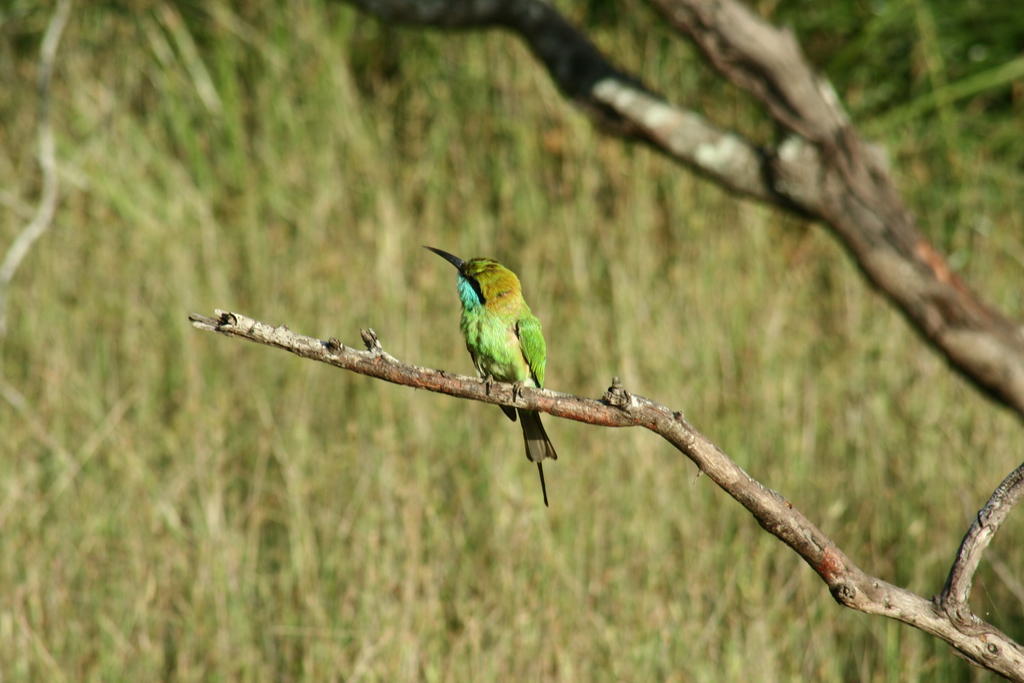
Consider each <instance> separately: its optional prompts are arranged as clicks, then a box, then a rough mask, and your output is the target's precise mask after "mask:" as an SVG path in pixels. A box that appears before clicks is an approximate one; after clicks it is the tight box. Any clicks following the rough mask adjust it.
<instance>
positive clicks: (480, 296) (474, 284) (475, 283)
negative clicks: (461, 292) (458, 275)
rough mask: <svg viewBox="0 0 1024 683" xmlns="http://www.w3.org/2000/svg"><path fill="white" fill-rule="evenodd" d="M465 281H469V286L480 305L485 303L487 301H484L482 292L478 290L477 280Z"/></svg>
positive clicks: (471, 278)
mask: <svg viewBox="0 0 1024 683" xmlns="http://www.w3.org/2000/svg"><path fill="white" fill-rule="evenodd" d="M466 279H467V280H469V284H470V286H472V287H473V291H474V292H476V296H477V298H478V299H480V303H482V304H483V303H487V300H486V299H484V292H483V290H482V289H480V283H479V282H477V279H476V278H475V277H469V278H466Z"/></svg>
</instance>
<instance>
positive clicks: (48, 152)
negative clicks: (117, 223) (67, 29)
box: [0, 0, 71, 336]
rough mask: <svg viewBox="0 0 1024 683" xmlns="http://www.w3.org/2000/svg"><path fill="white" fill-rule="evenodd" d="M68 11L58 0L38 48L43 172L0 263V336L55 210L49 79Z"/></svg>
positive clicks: (64, 1)
mask: <svg viewBox="0 0 1024 683" xmlns="http://www.w3.org/2000/svg"><path fill="white" fill-rule="evenodd" d="M70 15H71V0H60V2H59V3H58V4H57V9H56V10H55V11H54V13H53V16H52V17H51V18H50V23H49V25H48V26H47V27H46V33H45V34H44V35H43V42H42V45H41V47H40V48H39V75H38V77H37V81H36V88H37V90H38V94H39V166H40V168H41V169H42V173H43V189H42V192H41V193H40V195H39V205H38V206H37V207H36V211H35V214H34V215H33V216H32V220H30V221H29V222H28V224H27V225H26V226H25V228H24V229H23V230H22V231H21V232H20V233H19V234H18V236H17V237H16V238H15V239H14V242H12V243H11V246H10V247H9V248H8V249H7V253H6V254H5V255H4V260H3V262H2V263H0V336H3V335H4V334H5V333H6V332H7V288H8V286H9V285H10V283H11V280H12V279H13V278H14V274H15V273H16V272H17V270H18V267H19V266H20V265H21V262H22V261H23V260H24V258H25V256H26V255H27V254H28V252H29V250H30V249H31V248H32V245H33V244H35V242H36V240H38V239H39V238H40V237H42V236H43V233H45V232H46V231H47V230H48V229H49V228H50V225H51V224H52V223H53V215H54V213H55V212H56V210H57V194H58V192H57V191H58V180H57V160H56V158H55V157H56V153H55V151H54V147H55V143H54V139H53V124H52V123H51V121H50V81H51V79H52V77H53V63H54V60H55V59H56V58H57V46H58V45H60V37H61V34H62V33H63V32H64V26H65V25H67V23H68V17H69V16H70Z"/></svg>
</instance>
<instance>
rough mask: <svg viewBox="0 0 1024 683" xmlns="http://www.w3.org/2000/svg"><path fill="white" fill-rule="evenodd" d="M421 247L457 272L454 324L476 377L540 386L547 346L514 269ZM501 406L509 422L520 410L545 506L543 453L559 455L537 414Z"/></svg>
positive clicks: (556, 456) (554, 456) (546, 499)
mask: <svg viewBox="0 0 1024 683" xmlns="http://www.w3.org/2000/svg"><path fill="white" fill-rule="evenodd" d="M424 249H429V250H430V251H432V252H434V253H435V254H437V255H438V256H440V257H441V258H443V259H445V260H446V261H448V263H450V264H452V265H453V266H455V268H456V270H458V271H459V274H458V278H457V288H458V292H459V301H461V302H462V319H461V321H460V323H459V329H461V330H462V336H463V337H465V338H466V348H467V349H469V355H470V356H472V358H473V365H475V366H476V371H477V373H479V375H480V377H481V378H483V379H485V380H498V381H500V382H515V383H519V384H522V385H524V386H528V387H542V386H544V366H545V365H546V364H547V347H546V345H545V344H544V335H543V334H542V333H541V329H540V321H539V320H537V316H535V315H534V314H533V313H531V312H530V307H529V306H527V305H526V299H524V298H523V288H522V286H521V285H520V284H519V278H518V277H516V274H515V273H513V272H512V271H511V270H509V269H508V268H506V267H505V266H503V265H501V264H500V263H498V262H497V261H495V260H493V259H489V258H475V259H470V260H469V261H463V260H462V259H460V258H459V257H458V256H455V255H453V254H449V253H448V252H447V251H441V250H440V249H435V248H434V247H424ZM500 408H501V409H502V410H503V411H505V414H506V415H507V416H508V418H509V419H510V420H512V421H513V422H515V420H516V414H517V413H518V414H519V424H520V425H522V427H523V440H524V441H525V442H526V458H527V460H529V461H530V462H535V463H537V471H538V472H539V473H540V490H541V493H543V494H544V505H545V506H547V504H548V489H547V485H546V484H545V483H544V466H543V465H542V464H541V463H542V461H543V460H544V459H545V458H551V459H552V460H555V459H557V458H558V455H557V454H556V453H555V447H554V446H552V445H551V440H550V439H548V435H547V432H545V431H544V425H543V424H541V421H540V413H538V412H537V411H535V410H523V409H522V408H510V407H509V406H500Z"/></svg>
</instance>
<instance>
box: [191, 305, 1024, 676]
mask: <svg viewBox="0 0 1024 683" xmlns="http://www.w3.org/2000/svg"><path fill="white" fill-rule="evenodd" d="M189 320H191V321H192V325H193V326H194V327H196V328H198V329H200V330H206V331H211V332H220V333H221V334H225V335H228V336H231V337H240V338H242V339H248V340H249V341H253V342H257V343H259V344H266V345H268V346H274V347H277V348H279V349H284V350H286V351H290V352H291V353H293V354H295V355H297V356H301V357H302V358H308V359H311V360H316V361H320V362H322V363H327V364H328V365H333V366H335V367H338V368H343V369H345V370H350V371H352V372H356V373H359V374H361V375H366V376H368V377H374V378H377V379H382V380H385V381H388V382H392V383H394V384H401V385H404V386H409V387H415V388H418V389H427V390H428V391H434V392H437V393H441V394H447V395H449V396H454V397H458V398H465V399H471V400H474V401H483V402H485V403H494V404H499V405H507V406H514V407H516V408H526V409H528V410H540V411H543V412H546V413H550V414H551V415H555V416H556V417H564V418H567V419H570V420H575V421H577V422H583V423H586V424H591V425H596V426H602V427H644V428H646V429H649V430H651V431H652V432H654V433H655V434H658V435H659V436H661V437H662V438H663V439H665V440H666V441H668V442H669V443H670V444H672V445H673V446H674V447H675V448H676V449H677V450H679V451H680V452H681V453H683V454H684V455H685V456H686V457H688V458H689V459H690V460H692V461H693V463H694V464H695V465H697V467H698V468H700V470H701V472H703V473H705V474H706V475H707V476H708V477H709V478H710V479H711V480H712V481H714V482H715V483H716V484H717V485H718V486H719V487H720V488H721V489H722V490H724V491H725V492H726V493H728V494H729V495H730V496H732V497H733V498H734V499H735V500H736V501H738V502H739V503H740V504H741V505H742V506H743V507H745V508H746V509H747V510H748V511H749V512H750V513H751V514H752V515H753V516H754V518H755V519H756V520H757V522H758V523H759V524H760V525H761V526H762V527H763V528H764V529H765V530H766V531H768V532H769V533H771V534H772V535H774V536H775V537H777V538H778V539H779V540H781V541H782V542H783V543H785V544H786V545H787V546H789V547H790V548H791V549H792V550H793V551H795V552H796V553H797V554H798V555H800V557H802V558H803V559H804V561H805V562H807V564H809V565H810V566H811V568H812V569H814V571H815V572H817V574H818V576H820V577H821V579H822V580H823V581H824V582H825V584H826V585H827V586H828V588H829V591H831V593H832V596H833V597H834V598H835V599H836V600H837V601H838V602H839V603H840V604H842V605H845V606H847V607H850V608H851V609H855V610H858V611H861V612H865V613H867V614H878V615H882V616H886V617H889V618H891V619H896V620H897V621H901V622H903V623H906V624H910V625H911V626H914V627H916V628H919V629H921V630H922V631H925V632H927V633H930V634H932V635H934V636H936V637H938V638H941V639H942V640H944V641H946V642H947V643H949V644H950V645H952V646H953V647H954V648H956V649H957V650H958V651H959V652H960V653H962V654H963V655H964V656H966V657H967V658H968V659H970V660H971V661H973V662H975V663H976V664H978V665H980V666H983V667H985V668H987V669H990V670H992V671H995V672H997V673H1000V674H1002V675H1004V676H1006V677H1008V678H1011V679H1014V680H1024V648H1022V647H1021V646H1020V645H1019V644H1017V643H1016V642H1014V641H1013V640H1012V639H1011V638H1010V637H1009V636H1007V635H1006V634H1004V633H1003V632H1001V631H1000V630H998V629H997V628H995V627H994V626H992V625H990V624H987V623H985V622H984V621H982V620H981V619H979V618H977V617H975V616H973V615H970V616H969V622H970V624H971V628H970V629H965V628H963V626H962V624H963V623H964V622H963V620H962V619H961V618H960V617H957V618H954V617H952V616H951V615H950V614H949V612H948V611H947V610H945V609H943V607H942V606H941V604H940V603H939V602H938V601H933V600H928V599H926V598H924V597H922V596H920V595H917V594H916V593H912V592H910V591H908V590H905V589H903V588H899V587H898V586H894V585H892V584H890V583H887V582H885V581H883V580H881V579H879V578H876V577H873V576H870V575H868V574H866V573H865V572H863V571H862V570H861V569H860V568H859V567H857V566H856V565H855V564H854V563H853V562H852V561H851V560H850V558H848V557H847V556H846V555H845V554H844V553H843V551H842V550H840V549H839V548H838V547H837V546H836V544H835V543H834V542H833V541H832V540H831V539H830V538H829V537H828V536H826V535H825V533H824V532H822V531H821V530H820V529H819V528H818V527H817V526H815V525H814V523H812V522H811V521H810V520H809V519H807V517H805V516H804V515H803V514H802V513H801V512H800V511H799V510H797V509H796V508H795V507H794V506H793V504H792V503H790V502H789V501H787V500H786V499H785V498H783V497H782V495H780V494H779V493H777V492H775V491H773V490H771V489H769V488H767V487H766V486H764V485H762V484H761V483H760V482H758V481H757V480H755V479H754V478H753V477H751V476H750V475H749V474H747V472H745V471H744V470H743V468H741V467H740V466H739V465H737V464H736V463H735V462H733V461H732V459H731V458H729V456H727V455H726V454H725V453H724V452H722V450H721V449H719V448H718V447H717V446H716V445H715V444H714V443H712V442H711V441H710V440H709V439H708V438H707V437H705V436H704V435H703V434H701V433H700V432H699V431H697V430H696V429H695V428H694V427H693V425H691V424H690V423H689V422H687V420H686V418H684V417H683V414H682V413H680V412H678V411H673V410H672V409H671V408H668V407H666V406H663V405H659V404H657V403H654V402H653V401H650V400H648V399H646V398H643V397H641V396H637V395H635V394H632V393H630V392H629V391H627V390H625V389H624V388H623V387H621V386H619V385H618V384H617V383H613V386H612V387H610V388H609V389H608V391H607V392H605V394H604V396H603V397H601V398H600V399H592V398H583V397H580V396H573V395H570V394H563V393H559V392H557V391H551V390H548V389H532V388H522V387H515V386H514V385H512V384H505V383H496V382H495V383H484V382H482V381H480V380H479V379H476V378H474V377H466V376H463V375H455V374H451V373H448V372H445V371H443V370H434V369H431V368H425V367H420V366H417V365H410V364H408V363H403V362H402V361H400V360H398V359H396V358H394V357H393V356H391V355H389V354H388V353H386V352H385V351H384V349H383V348H382V346H381V344H380V341H379V340H378V338H377V335H376V334H375V333H374V332H373V330H364V331H363V332H362V337H363V342H364V344H365V346H366V349H367V350H365V351H363V350H359V349H354V348H352V347H349V346H345V345H344V344H342V343H341V342H340V341H338V340H337V339H334V338H331V339H329V340H327V341H324V340H321V339H316V338H314V337H307V336H304V335H301V334H296V333H294V332H292V331H291V330H289V329H288V328H286V327H284V326H278V327H275V326H272V325H268V324H267V323H263V322H260V321H258V320H254V319H252V318H248V317H246V316H244V315H241V314H238V313H229V312H225V311H215V313H214V317H206V316H201V315H196V314H193V315H190V316H189ZM1001 488H1002V487H1001ZM1008 490H1009V491H1012V492H1013V493H1012V495H1011V496H1010V497H1013V496H1016V498H1019V497H1020V490H1021V485H1020V483H1019V480H1018V482H1017V483H1016V484H1013V485H1011V486H1009V489H1008ZM999 495H1000V494H999V491H998V490H997V492H996V496H993V498H994V499H995V498H996V497H997V496H999ZM1016 498H1014V501H1015V500H1016ZM1006 499H1007V495H1006V494H1003V496H1002V498H1001V500H1003V502H1002V503H1000V504H999V505H998V510H999V511H1000V512H999V514H1002V515H1003V516H1005V513H1006V512H1008V510H1009V507H1010V505H1012V502H1007V500H1006ZM990 503H991V501H990ZM1000 519H1001V518H1000ZM988 522H989V526H988V527H987V529H988V531H987V532H986V533H988V538H987V539H986V542H987V540H988V539H990V538H991V535H992V534H993V533H995V528H996V527H997V526H998V524H997V523H996V524H993V523H992V517H991V516H990V517H989V518H988ZM983 547H984V546H982V547H981V548H979V549H978V550H977V553H978V554H979V557H980V552H981V550H982V549H983ZM975 566H976V565H975ZM967 588H969V583H968V586H967ZM963 609H965V610H966V609H967V607H966V604H965V605H963ZM967 614H968V615H969V611H968V612H967Z"/></svg>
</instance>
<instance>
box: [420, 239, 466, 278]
mask: <svg viewBox="0 0 1024 683" xmlns="http://www.w3.org/2000/svg"><path fill="white" fill-rule="evenodd" d="M423 248H424V249H429V250H430V251H432V252H434V253H435V254H437V255H438V256H440V257H441V258H443V259H444V260H445V261H447V262H448V263H450V264H452V265H453V266H455V268H456V269H457V270H458V271H459V272H460V273H461V272H462V264H463V263H465V261H463V260H462V259H460V258H459V257H458V256H456V255H455V254H449V253H448V252H447V251H441V250H440V249H434V248H433V247H428V246H427V245H423Z"/></svg>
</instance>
